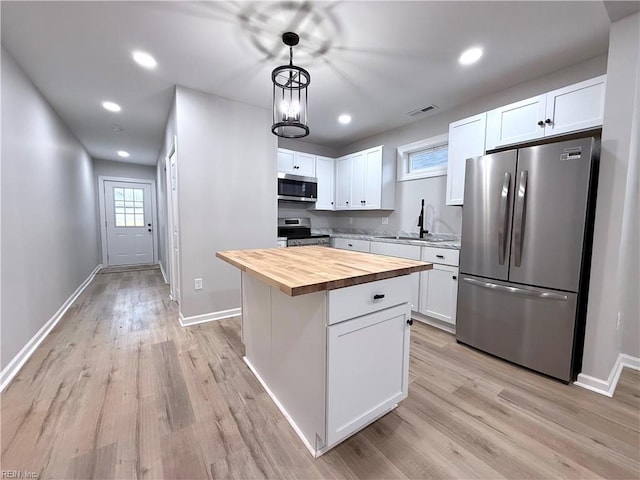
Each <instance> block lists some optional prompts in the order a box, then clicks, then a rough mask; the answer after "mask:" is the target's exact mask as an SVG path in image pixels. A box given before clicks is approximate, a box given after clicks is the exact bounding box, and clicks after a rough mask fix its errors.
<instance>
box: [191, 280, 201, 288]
mask: <svg viewBox="0 0 640 480" xmlns="http://www.w3.org/2000/svg"><path fill="white" fill-rule="evenodd" d="M193 288H195V289H196V290H202V279H201V278H194V279H193Z"/></svg>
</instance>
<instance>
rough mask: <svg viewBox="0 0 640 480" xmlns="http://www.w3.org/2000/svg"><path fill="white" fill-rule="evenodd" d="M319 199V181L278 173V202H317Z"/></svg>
mask: <svg viewBox="0 0 640 480" xmlns="http://www.w3.org/2000/svg"><path fill="white" fill-rule="evenodd" d="M317 199H318V180H317V179H316V178H313V177H301V176H298V175H290V174H288V173H278V200H289V201H294V202H315V201H317Z"/></svg>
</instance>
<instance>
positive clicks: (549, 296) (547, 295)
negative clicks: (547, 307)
mask: <svg viewBox="0 0 640 480" xmlns="http://www.w3.org/2000/svg"><path fill="white" fill-rule="evenodd" d="M463 280H464V281H465V282H467V283H470V284H471V285H475V286H476V287H482V288H488V289H489V290H496V291H498V292H504V293H513V294H514V295H522V296H523V297H533V298H543V299H546V300H562V301H566V300H567V299H568V298H569V297H567V296H566V295H562V294H560V293H553V292H545V291H544V290H525V289H524V288H518V287H507V286H505V285H498V284H497V283H489V282H481V281H480V280H475V279H473V278H468V277H465V278H464V279H463Z"/></svg>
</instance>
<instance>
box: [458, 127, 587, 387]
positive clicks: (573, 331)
mask: <svg viewBox="0 0 640 480" xmlns="http://www.w3.org/2000/svg"><path fill="white" fill-rule="evenodd" d="M598 157H599V141H598V140H597V139H595V138H581V139H576V140H570V141H564V142H558V143H549V144H545V145H537V146H532V147H527V148H521V149H514V150H508V151H503V152H499V153H494V154H491V155H485V156H483V157H478V158H470V159H467V163H466V173H465V190H464V207H463V215H462V245H461V250H460V280H459V282H458V309H457V319H456V339H457V340H458V341H459V342H462V343H465V344H467V345H470V346H472V347H476V348H478V349H480V350H483V351H485V352H488V353H491V354H493V355H496V356H498V357H501V358H504V359H506V360H509V361H511V362H514V363H517V364H519V365H522V366H525V367H528V368H530V369H532V370H536V371H538V372H541V373H544V374H546V375H549V376H552V377H555V378H558V379H560V380H562V381H564V382H569V381H571V380H572V379H573V378H575V375H576V373H577V369H579V368H580V365H581V361H582V347H583V343H584V323H585V317H586V301H587V293H588V282H589V265H590V262H591V243H592V236H593V215H594V207H595V190H596V183H597V167H598Z"/></svg>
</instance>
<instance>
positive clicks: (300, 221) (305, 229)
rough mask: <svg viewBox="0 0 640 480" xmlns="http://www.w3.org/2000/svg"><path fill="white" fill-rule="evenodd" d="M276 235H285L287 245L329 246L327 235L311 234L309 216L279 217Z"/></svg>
mask: <svg viewBox="0 0 640 480" xmlns="http://www.w3.org/2000/svg"><path fill="white" fill-rule="evenodd" d="M278 237H287V247H300V246H303V245H323V246H326V247H328V246H330V245H331V238H330V237H329V235H312V234H311V219H310V218H279V219H278Z"/></svg>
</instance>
